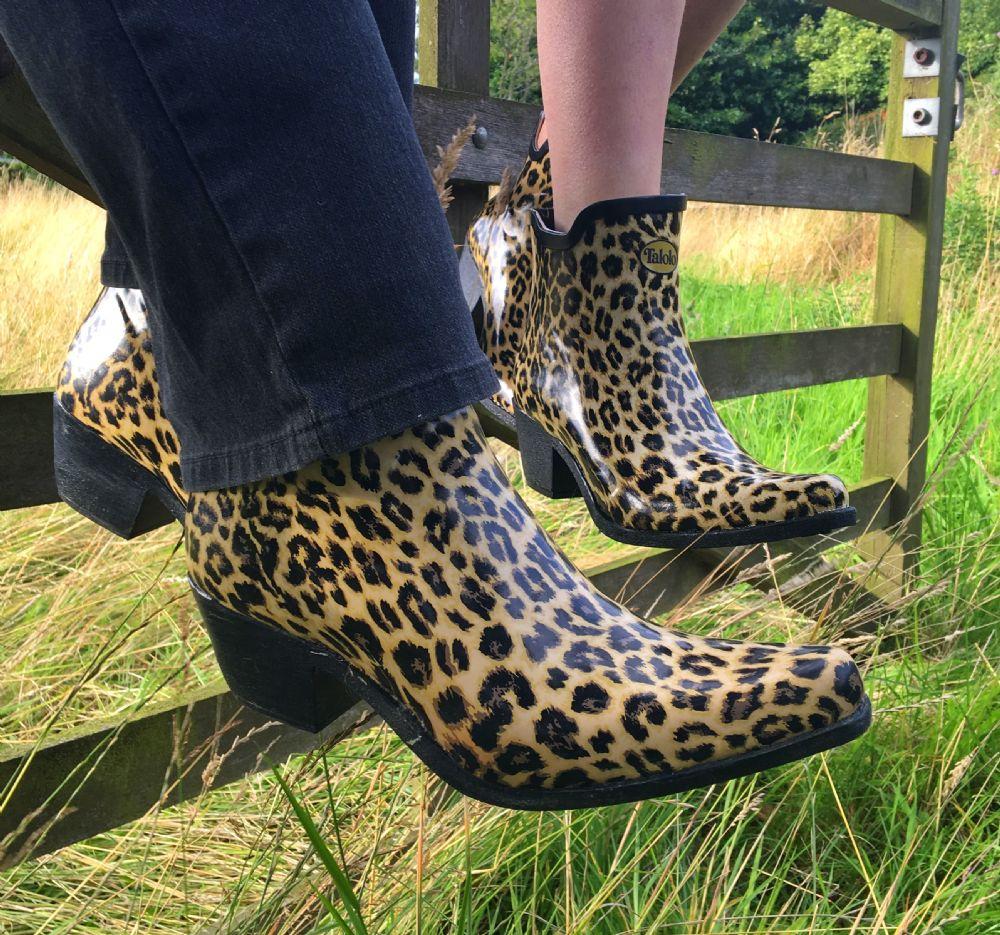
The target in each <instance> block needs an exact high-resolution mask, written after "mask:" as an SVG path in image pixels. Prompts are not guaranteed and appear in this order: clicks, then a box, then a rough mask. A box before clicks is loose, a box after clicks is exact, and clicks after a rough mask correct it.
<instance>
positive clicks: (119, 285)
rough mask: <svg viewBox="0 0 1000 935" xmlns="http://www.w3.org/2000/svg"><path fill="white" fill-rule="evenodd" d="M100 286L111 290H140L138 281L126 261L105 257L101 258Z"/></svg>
mask: <svg viewBox="0 0 1000 935" xmlns="http://www.w3.org/2000/svg"><path fill="white" fill-rule="evenodd" d="M101 285H102V286H108V287H109V288H111V289H138V288H140V287H139V280H138V279H137V278H136V275H135V271H134V270H133V269H132V264H131V263H129V261H128V260H123V259H119V258H118V257H107V256H105V257H102V258H101Z"/></svg>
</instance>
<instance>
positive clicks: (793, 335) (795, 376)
mask: <svg viewBox="0 0 1000 935" xmlns="http://www.w3.org/2000/svg"><path fill="white" fill-rule="evenodd" d="M900 335H901V329H900V326H899V325H891V324H883V325H861V326H858V327H853V328H826V329H820V330H817V331H802V332H795V331H789V332H776V333H774V334H760V335H746V336H742V337H733V338H712V339H708V340H703V341H693V342H692V348H693V350H694V355H695V358H696V359H697V361H698V366H699V368H700V369H701V372H702V375H703V377H704V379H705V383H706V385H707V386H708V388H709V392H710V393H711V394H712V396H713V398H715V399H732V398H733V397H737V396H749V395H752V394H755V393H772V392H775V391H778V390H787V389H793V388H796V387H802V386H813V385H815V384H819V383H832V382H836V381H839V380H857V379H861V378H864V377H871V376H874V375H876V374H892V373H896V371H897V370H898V369H899V355H900ZM49 392H50V391H44V390H43V391H36V392H25V393H11V394H3V393H0V427H2V429H3V431H2V432H0V511H3V510H13V509H18V508H20V507H28V506H37V505H38V504H42V503H55V502H56V501H57V500H58V496H57V495H56V489H55V479H54V477H53V472H52V437H51V436H52V430H51V412H50V406H51V401H50V400H51V397H50V395H49Z"/></svg>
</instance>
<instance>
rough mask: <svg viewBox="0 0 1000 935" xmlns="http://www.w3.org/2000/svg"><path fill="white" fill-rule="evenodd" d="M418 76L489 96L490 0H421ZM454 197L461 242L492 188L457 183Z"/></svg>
mask: <svg viewBox="0 0 1000 935" xmlns="http://www.w3.org/2000/svg"><path fill="white" fill-rule="evenodd" d="M417 71H418V72H419V76H420V83H421V84H428V85H434V86H436V87H439V88H450V89H451V90H454V91H468V92H469V93H471V94H480V95H482V96H483V97H488V96H489V92H490V2H489V0H420V36H419V43H418V56H417ZM455 129H456V130H458V129H459V127H455ZM453 192H454V195H455V199H454V201H453V202H452V203H451V205H450V206H449V208H448V222H449V224H450V226H451V231H452V235H453V236H454V238H455V242H456V243H461V242H462V241H463V240H464V239H465V232H466V231H467V230H468V227H469V225H470V224H471V223H472V220H473V218H474V217H475V216H476V214H478V213H479V210H480V208H481V207H482V205H483V202H484V201H485V200H486V193H487V186H485V185H478V184H457V183H456V184H454V185H453Z"/></svg>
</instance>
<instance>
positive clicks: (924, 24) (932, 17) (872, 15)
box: [826, 0, 942, 34]
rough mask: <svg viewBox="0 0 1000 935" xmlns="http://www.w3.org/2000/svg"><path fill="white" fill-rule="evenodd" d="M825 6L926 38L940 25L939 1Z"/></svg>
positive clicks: (867, 0) (855, 0)
mask: <svg viewBox="0 0 1000 935" xmlns="http://www.w3.org/2000/svg"><path fill="white" fill-rule="evenodd" d="M826 5H827V6H830V7H833V8H834V9H836V10H843V11H844V12H845V13H850V14H851V15H852V16H857V17H860V18H861V19H864V20H868V22H870V23H876V24H878V25H879V26H887V27H888V28H889V29H895V30H897V31H898V32H905V33H921V34H926V33H928V32H931V31H933V30H934V29H935V27H937V26H939V25H940V24H941V21H942V5H941V0H826Z"/></svg>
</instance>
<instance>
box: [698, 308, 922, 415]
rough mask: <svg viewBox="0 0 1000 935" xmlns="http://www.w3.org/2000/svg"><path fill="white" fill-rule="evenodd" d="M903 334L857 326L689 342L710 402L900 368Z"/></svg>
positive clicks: (890, 371)
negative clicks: (707, 389) (706, 387)
mask: <svg viewBox="0 0 1000 935" xmlns="http://www.w3.org/2000/svg"><path fill="white" fill-rule="evenodd" d="M901 339H902V331H901V329H899V328H896V327H893V326H888V327H886V326H883V325H857V326H854V327H848V328H818V329H815V330H813V331H782V332H775V333H772V334H755V335H750V336H747V337H732V338H709V339H705V340H701V341H692V342H691V348H692V350H693V351H694V356H695V359H696V360H697V362H698V369H699V370H700V371H701V376H702V379H703V380H704V381H705V385H706V386H708V388H709V392H710V393H711V394H712V398H713V399H716V400H719V399H733V398H735V397H738V396H753V395H756V394H757V393H773V392H775V391H777V390H790V389H795V388H797V387H802V386H817V385H819V384H823V383H836V382H839V381H842V380H856V379H860V378H861V377H866V376H868V375H870V374H873V373H877V374H883V373H895V372H896V371H897V370H898V369H899V354H900V343H901Z"/></svg>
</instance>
